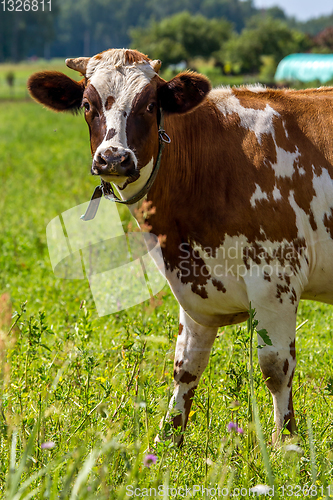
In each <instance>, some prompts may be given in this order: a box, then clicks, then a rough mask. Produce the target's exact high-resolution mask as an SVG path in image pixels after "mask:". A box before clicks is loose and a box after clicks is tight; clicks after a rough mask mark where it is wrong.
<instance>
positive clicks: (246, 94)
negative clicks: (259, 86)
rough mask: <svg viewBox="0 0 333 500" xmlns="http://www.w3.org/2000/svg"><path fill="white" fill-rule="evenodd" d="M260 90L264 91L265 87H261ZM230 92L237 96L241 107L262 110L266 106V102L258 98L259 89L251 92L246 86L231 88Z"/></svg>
mask: <svg viewBox="0 0 333 500" xmlns="http://www.w3.org/2000/svg"><path fill="white" fill-rule="evenodd" d="M262 91H263V92H265V89H263V90H262ZM232 93H233V94H234V95H235V96H236V97H237V99H238V100H239V103H240V105H241V106H242V107H243V108H251V109H261V110H263V109H265V107H266V103H265V102H263V101H260V100H259V99H258V94H259V93H260V91H259V92H252V91H251V90H250V89H246V88H240V89H237V88H233V89H232Z"/></svg>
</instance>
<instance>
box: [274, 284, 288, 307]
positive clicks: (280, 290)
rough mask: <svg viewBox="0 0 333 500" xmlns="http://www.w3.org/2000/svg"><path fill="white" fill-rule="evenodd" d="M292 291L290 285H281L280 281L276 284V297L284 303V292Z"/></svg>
mask: <svg viewBox="0 0 333 500" xmlns="http://www.w3.org/2000/svg"><path fill="white" fill-rule="evenodd" d="M288 292H290V288H289V286H288V285H280V284H279V283H278V284H277V285H276V295H275V297H276V298H277V299H279V302H280V303H281V304H282V303H283V298H282V294H283V293H288Z"/></svg>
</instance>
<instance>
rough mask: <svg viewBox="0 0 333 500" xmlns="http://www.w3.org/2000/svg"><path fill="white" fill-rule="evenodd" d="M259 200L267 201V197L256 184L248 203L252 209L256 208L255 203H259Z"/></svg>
mask: <svg viewBox="0 0 333 500" xmlns="http://www.w3.org/2000/svg"><path fill="white" fill-rule="evenodd" d="M261 200H267V201H268V196H267V193H265V192H264V191H262V190H261V187H260V186H259V184H256V190H255V192H254V193H253V195H252V196H251V199H250V203H251V205H252V207H253V208H254V207H255V206H256V202H257V201H261Z"/></svg>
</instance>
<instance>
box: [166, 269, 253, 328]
mask: <svg viewBox="0 0 333 500" xmlns="http://www.w3.org/2000/svg"><path fill="white" fill-rule="evenodd" d="M166 278H167V280H168V282H169V285H170V287H171V289H172V291H173V294H174V295H175V297H176V299H177V300H178V302H179V304H180V305H181V306H182V308H183V309H184V310H185V311H186V312H187V314H188V315H189V316H190V317H191V318H192V319H193V320H194V321H196V322H197V323H200V324H202V325H207V326H225V325H233V324H236V323H241V322H242V321H245V320H246V319H247V318H248V313H247V311H248V309H249V302H248V299H247V293H246V288H245V284H244V282H243V280H242V281H239V280H236V279H228V280H226V279H224V280H223V286H224V287H225V288H226V289H227V291H225V292H223V291H222V290H218V289H217V288H216V286H214V285H213V279H217V278H214V277H212V278H211V279H209V280H208V281H207V284H206V285H205V287H204V290H205V293H203V290H201V291H193V289H192V283H186V284H184V283H182V281H181V279H179V277H178V271H177V270H174V271H172V272H170V271H167V273H166Z"/></svg>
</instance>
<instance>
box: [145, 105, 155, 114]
mask: <svg viewBox="0 0 333 500" xmlns="http://www.w3.org/2000/svg"><path fill="white" fill-rule="evenodd" d="M154 108H155V103H154V102H150V103H149V104H148V106H147V111H148V113H152V112H153V111H154Z"/></svg>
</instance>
